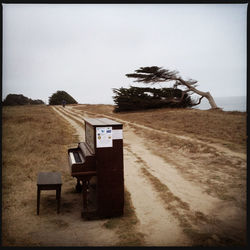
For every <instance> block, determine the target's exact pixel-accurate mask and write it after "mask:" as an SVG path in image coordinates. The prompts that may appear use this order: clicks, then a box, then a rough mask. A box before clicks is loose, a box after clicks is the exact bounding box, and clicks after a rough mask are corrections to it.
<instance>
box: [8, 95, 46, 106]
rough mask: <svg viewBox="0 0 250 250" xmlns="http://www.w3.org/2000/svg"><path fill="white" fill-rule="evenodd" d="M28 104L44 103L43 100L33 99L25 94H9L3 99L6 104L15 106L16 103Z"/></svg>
mask: <svg viewBox="0 0 250 250" xmlns="http://www.w3.org/2000/svg"><path fill="white" fill-rule="evenodd" d="M28 104H44V102H43V101H42V100H39V99H37V100H32V99H30V98H28V97H26V96H24V95H21V94H20V95H17V94H9V95H7V96H6V98H5V99H4V101H3V105H5V106H14V105H28Z"/></svg>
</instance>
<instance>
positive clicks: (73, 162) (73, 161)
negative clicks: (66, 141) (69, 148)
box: [69, 152, 76, 164]
mask: <svg viewBox="0 0 250 250" xmlns="http://www.w3.org/2000/svg"><path fill="white" fill-rule="evenodd" d="M69 156H70V159H71V162H72V164H75V163H76V161H75V157H74V154H73V153H72V152H69Z"/></svg>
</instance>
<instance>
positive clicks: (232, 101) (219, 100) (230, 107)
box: [194, 96, 247, 112]
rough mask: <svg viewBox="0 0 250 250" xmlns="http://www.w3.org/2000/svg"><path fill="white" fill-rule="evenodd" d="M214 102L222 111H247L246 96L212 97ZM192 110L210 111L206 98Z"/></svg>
mask: <svg viewBox="0 0 250 250" xmlns="http://www.w3.org/2000/svg"><path fill="white" fill-rule="evenodd" d="M214 100H215V102H216V104H217V106H218V107H220V108H222V110H223V111H241V112H246V110H247V97H246V96H231V97H214ZM194 108H197V109H201V110H206V109H210V108H211V107H210V105H209V102H208V100H207V99H206V98H203V99H202V100H201V103H200V104H199V105H198V106H194Z"/></svg>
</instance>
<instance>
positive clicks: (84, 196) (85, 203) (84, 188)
mask: <svg viewBox="0 0 250 250" xmlns="http://www.w3.org/2000/svg"><path fill="white" fill-rule="evenodd" d="M87 195H88V180H86V181H83V185H82V199H83V212H88V200H87V198H88V197H87Z"/></svg>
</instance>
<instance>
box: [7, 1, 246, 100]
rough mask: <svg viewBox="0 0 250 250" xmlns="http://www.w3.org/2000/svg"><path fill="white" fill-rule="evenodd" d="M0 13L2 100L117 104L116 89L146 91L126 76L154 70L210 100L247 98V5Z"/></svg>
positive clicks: (21, 8) (64, 7)
mask: <svg viewBox="0 0 250 250" xmlns="http://www.w3.org/2000/svg"><path fill="white" fill-rule="evenodd" d="M2 6H3V79H2V80H3V92H2V100H4V98H5V97H6V96H7V95H8V94H23V95H24V96H27V97H29V98H32V99H41V100H43V101H44V102H45V103H48V98H49V97H50V96H51V95H52V94H53V93H55V92H56V91H58V90H64V91H66V92H67V93H69V94H70V95H71V96H72V97H73V98H74V99H76V101H77V102H79V103H89V104H97V103H100V104H114V103H113V99H112V96H113V95H114V94H113V91H112V89H113V88H120V87H125V88H128V87H129V86H131V85H132V86H138V87H141V86H145V85H144V84H138V83H135V82H133V79H129V78H127V77H126V76H125V74H127V73H133V72H134V71H135V70H136V69H138V68H140V67H144V66H154V65H156V66H159V67H163V68H165V69H171V70H177V71H179V74H180V76H182V77H183V79H189V78H192V79H195V80H197V81H198V87H197V89H199V90H201V91H209V92H210V93H211V95H212V96H213V97H223V96H225V97H230V96H242V97H244V96H246V95H247V94H246V87H247V83H246V46H247V44H246V27H247V26H246V25H247V22H246V20H247V6H248V5H247V4H79V5H73V4H72V5H71V4H3V5H2ZM161 85H162V87H171V86H170V85H169V84H164V83H161ZM149 86H151V85H149ZM152 87H154V86H152Z"/></svg>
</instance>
